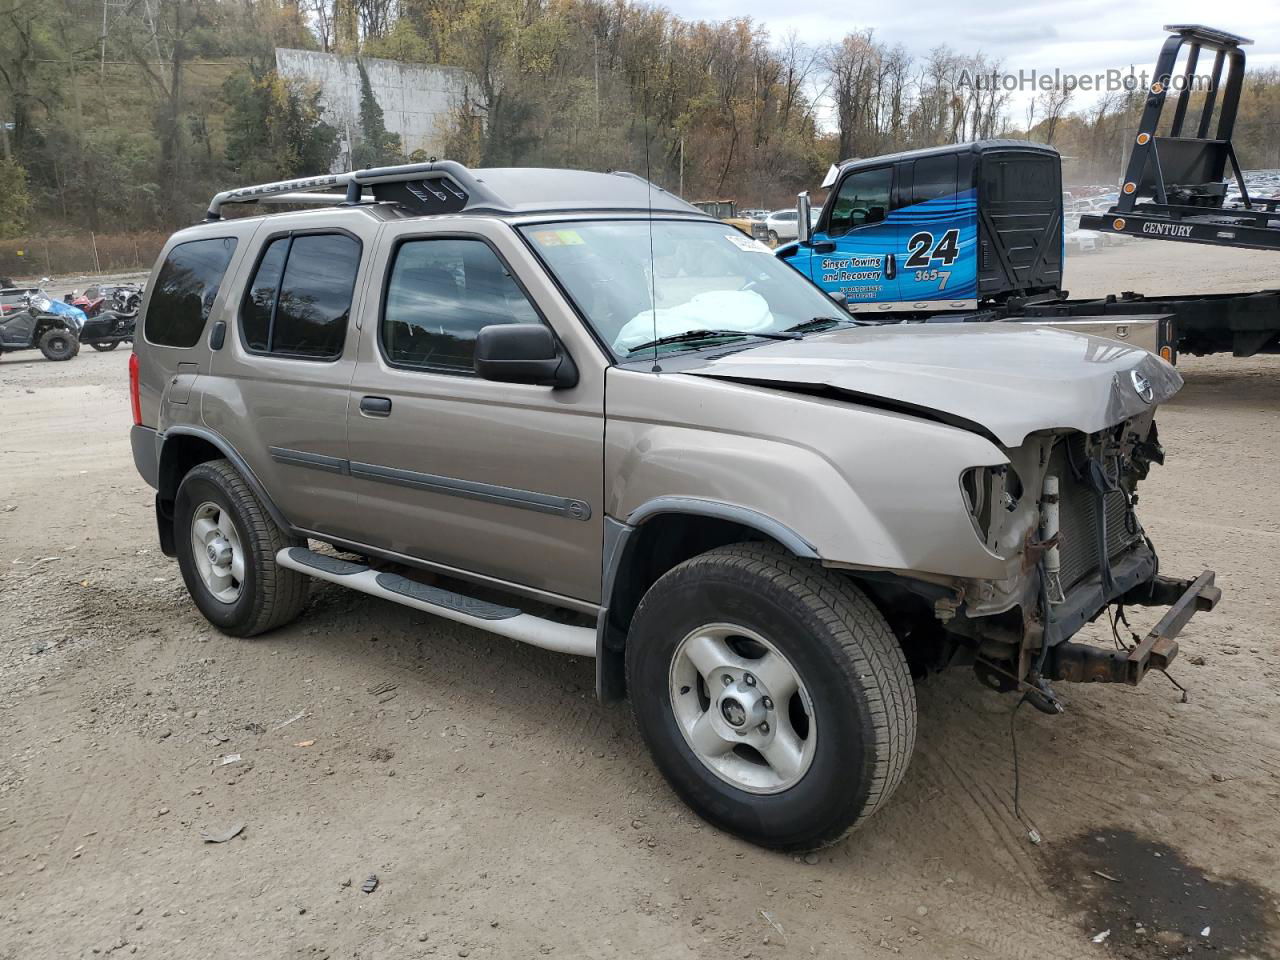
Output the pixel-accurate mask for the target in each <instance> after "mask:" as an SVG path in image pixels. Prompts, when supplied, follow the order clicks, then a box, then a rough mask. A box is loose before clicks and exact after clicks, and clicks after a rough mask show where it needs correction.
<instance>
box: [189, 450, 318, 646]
mask: <svg viewBox="0 0 1280 960" xmlns="http://www.w3.org/2000/svg"><path fill="white" fill-rule="evenodd" d="M173 522H174V543H175V545H176V547H177V552H178V568H179V569H180V570H181V571H182V579H183V581H184V582H185V583H186V585H187V592H188V593H190V594H191V599H192V600H194V601H195V604H196V606H197V607H199V609H200V612H201V613H203V614H204V616H205V618H206V619H207V620H208V621H209V622H210V623H212V624H213V625H214V626H216V627H218V628H219V629H220V630H222V631H223V632H224V633H229V634H231V635H232V636H237V637H252V636H254V635H256V634H259V633H263V632H265V631H267V630H271V629H273V628H275V627H279V626H282V625H284V624H286V623H288V622H289V621H290V620H292V619H294V617H296V616H297V615H298V614H299V613H300V612H301V610H302V607H303V604H304V603H305V602H306V597H307V578H306V577H305V576H304V575H303V574H300V573H297V572H296V571H293V570H286V569H285V568H284V567H280V566H278V565H277V564H276V552H277V551H279V550H281V549H282V548H284V547H287V546H299V545H302V541H301V540H297V539H294V538H290V537H289V536H287V535H286V534H285V533H284V531H282V530H281V529H280V528H279V527H278V526H276V523H275V521H273V520H272V519H271V516H270V514H268V513H267V512H266V511H265V510H264V509H263V507H262V504H261V503H259V502H258V498H257V497H255V496H254V494H253V491H252V490H250V489H249V487H248V485H247V484H246V483H245V482H244V478H243V477H241V476H240V474H239V473H238V472H237V471H236V469H235V467H233V466H232V465H231V464H230V463H229V462H228V461H226V460H210V461H208V462H207V463H201V464H198V465H196V466H195V467H193V468H192V469H191V470H190V472H188V473H187V475H186V476H185V477H183V479H182V483H181V485H180V486H179V487H178V495H177V497H176V498H175V501H174V511H173Z"/></svg>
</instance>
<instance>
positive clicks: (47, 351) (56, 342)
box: [40, 327, 80, 361]
mask: <svg viewBox="0 0 1280 960" xmlns="http://www.w3.org/2000/svg"><path fill="white" fill-rule="evenodd" d="M40 352H41V353H43V354H44V358H45V359H46V360H55V361H58V360H70V359H71V358H72V357H74V356H75V355H76V354H77V353H79V352H80V342H79V341H78V340H77V339H76V336H75V334H74V333H72V332H71V331H69V330H64V329H62V328H61V327H53V328H52V329H49V330H46V331H45V332H44V333H42V334H41V335H40Z"/></svg>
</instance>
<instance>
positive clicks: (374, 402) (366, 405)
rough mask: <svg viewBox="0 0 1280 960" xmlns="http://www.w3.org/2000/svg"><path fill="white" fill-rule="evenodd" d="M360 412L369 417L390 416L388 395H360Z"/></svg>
mask: <svg viewBox="0 0 1280 960" xmlns="http://www.w3.org/2000/svg"><path fill="white" fill-rule="evenodd" d="M360 412H361V413H363V414H366V415H367V416H370V417H389V416H391V398H390V397H361V398H360Z"/></svg>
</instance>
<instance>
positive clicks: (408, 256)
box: [379, 237, 542, 373]
mask: <svg viewBox="0 0 1280 960" xmlns="http://www.w3.org/2000/svg"><path fill="white" fill-rule="evenodd" d="M541 322H542V318H541V317H540V316H539V315H538V312H537V311H536V310H535V309H534V308H533V304H531V303H530V302H529V300H528V298H527V297H526V296H525V295H524V291H523V290H521V289H520V286H519V285H518V284H517V283H516V282H515V280H513V279H512V278H511V276H510V274H508V273H507V270H506V267H504V266H503V264H502V261H501V260H499V259H498V256H497V254H495V253H494V252H493V250H492V249H490V248H489V245H488V244H486V243H485V242H484V241H482V240H466V239H457V238H443V237H442V238H440V239H436V240H409V241H407V242H405V243H402V244H401V245H400V248H399V249H398V250H397V251H396V259H395V263H394V264H393V265H392V267H391V276H390V277H389V278H388V280H387V296H386V306H385V307H384V308H383V315H382V326H381V329H380V330H379V340H380V341H381V343H382V352H383V354H384V355H385V356H386V358H387V361H388V362H389V363H391V364H392V365H393V366H397V367H412V368H417V369H421V370H434V371H438V372H441V373H471V372H472V371H473V360H474V357H475V350H476V334H478V333H479V332H480V328H481V327H487V326H489V325H490V324H495V323H541Z"/></svg>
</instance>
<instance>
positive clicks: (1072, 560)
mask: <svg viewBox="0 0 1280 960" xmlns="http://www.w3.org/2000/svg"><path fill="white" fill-rule="evenodd" d="M1007 452H1008V455H1009V461H1010V462H1009V463H1008V464H1007V465H1003V466H999V467H984V468H979V469H975V470H970V471H966V473H965V474H964V475H963V476H962V477H961V480H960V483H961V489H962V491H963V494H964V499H965V503H966V505H967V506H968V508H969V512H970V516H971V518H972V520H973V523H974V527H975V531H976V533H977V534H978V536H979V537H980V538H981V539H982V540H983V542H984V544H985V545H986V546H987V548H988V549H989V550H990V551H991V552H992V553H995V554H996V555H998V556H1001V557H1004V558H1007V559H1008V561H1009V575H1008V576H1007V577H1006V578H1005V579H1003V580H996V581H993V580H965V581H963V582H962V583H961V585H960V588H959V589H958V590H957V591H956V592H955V593H954V594H953V595H950V596H947V597H943V598H940V599H938V600H936V601H935V604H934V612H935V615H936V616H937V618H938V619H939V620H940V621H941V622H942V626H943V629H944V630H945V631H946V632H947V633H949V634H951V635H953V636H954V637H957V638H960V639H962V641H963V647H964V648H965V649H967V651H968V652H969V653H970V654H971V655H972V660H973V665H974V669H975V671H976V673H977V675H978V677H979V679H980V680H981V681H983V682H984V683H985V684H987V685H988V686H990V687H992V688H994V689H998V690H1012V689H1018V688H1025V689H1028V690H1029V691H1030V692H1031V693H1032V696H1033V700H1038V701H1039V703H1038V705H1041V706H1045V705H1046V704H1047V705H1053V698H1052V694H1051V693H1048V691H1047V688H1046V687H1045V682H1046V681H1049V680H1068V681H1102V682H1117V683H1129V684H1136V683H1137V682H1138V681H1140V680H1141V679H1142V677H1143V676H1144V674H1145V673H1146V672H1147V671H1148V670H1150V669H1164V668H1165V667H1167V666H1168V664H1169V663H1170V661H1172V659H1173V658H1174V657H1175V656H1176V655H1177V650H1178V645H1177V642H1176V640H1175V638H1176V636H1177V634H1178V632H1179V631H1180V630H1181V629H1182V628H1183V627H1184V626H1185V625H1186V623H1187V621H1188V620H1189V619H1190V617H1191V616H1192V615H1193V614H1194V613H1195V612H1196V611H1198V610H1210V609H1212V608H1213V606H1214V605H1215V604H1216V603H1217V601H1218V599H1219V597H1220V591H1219V590H1218V589H1217V588H1216V587H1215V586H1214V585H1213V579H1214V574H1213V572H1212V571H1204V572H1203V573H1201V574H1200V575H1199V576H1198V577H1195V578H1193V579H1191V580H1179V579H1173V578H1169V577H1163V576H1160V575H1159V560H1158V558H1157V556H1156V552H1155V548H1154V546H1153V544H1152V543H1151V540H1150V539H1149V538H1148V537H1147V535H1146V533H1145V531H1144V530H1143V528H1142V524H1141V523H1140V522H1139V520H1138V516H1137V510H1136V508H1137V503H1138V494H1137V485H1138V483H1139V482H1140V481H1141V480H1143V479H1144V478H1145V477H1146V476H1147V473H1148V472H1149V470H1150V469H1151V466H1152V465H1153V464H1160V463H1163V461H1164V452H1163V450H1162V448H1161V446H1160V442H1159V435H1158V432H1157V430H1156V426H1155V422H1154V419H1153V416H1152V412H1151V411H1150V410H1147V411H1144V412H1143V413H1141V414H1139V415H1137V416H1132V417H1130V418H1128V419H1126V420H1123V421H1121V422H1120V423H1118V424H1117V425H1115V426H1113V427H1110V428H1107V429H1105V430H1101V431H1098V432H1096V433H1092V434H1085V433H1081V432H1079V431H1072V430H1067V431H1044V432H1039V433H1035V434H1031V435H1029V436H1028V437H1027V438H1026V440H1025V441H1024V443H1023V444H1022V445H1021V446H1020V447H1018V448H1016V449H1014V450H1011V451H1007ZM1112 605H1115V606H1116V611H1117V614H1116V615H1117V616H1118V617H1119V619H1120V620H1121V621H1123V618H1124V614H1123V607H1124V606H1125V605H1141V606H1169V608H1170V609H1169V611H1168V612H1167V613H1166V615H1165V616H1164V617H1163V618H1162V619H1161V620H1160V622H1159V623H1158V624H1157V625H1156V627H1155V628H1153V629H1152V631H1151V632H1150V633H1149V634H1148V635H1147V636H1146V637H1145V638H1141V639H1139V638H1137V637H1135V638H1134V639H1135V641H1137V642H1135V643H1134V644H1133V645H1131V646H1130V645H1128V644H1126V643H1125V642H1124V641H1123V640H1121V638H1120V634H1119V631H1118V630H1117V629H1114V626H1115V623H1116V621H1114V620H1113V621H1112V624H1113V630H1112V634H1113V638H1114V645H1113V647H1111V648H1104V647H1100V646H1095V645H1091V644H1084V643H1079V642H1076V641H1074V640H1073V639H1072V638H1073V637H1074V636H1075V635H1076V634H1077V633H1078V632H1079V630H1080V629H1081V628H1082V627H1083V626H1084V625H1085V624H1087V623H1090V622H1092V621H1093V620H1096V619H1097V618H1098V617H1099V616H1101V615H1102V614H1103V613H1104V612H1106V611H1107V610H1108V608H1109V607H1111V606H1112Z"/></svg>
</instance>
